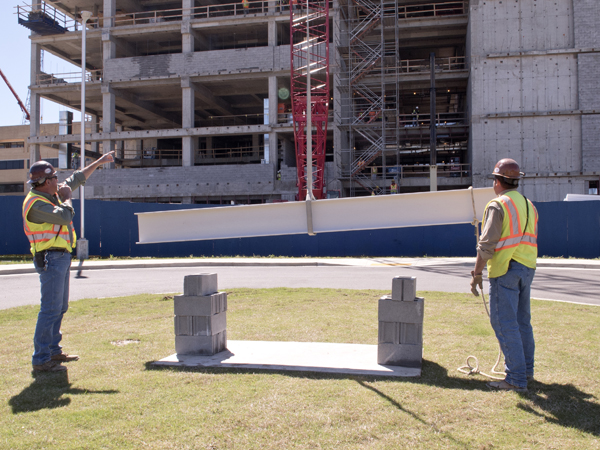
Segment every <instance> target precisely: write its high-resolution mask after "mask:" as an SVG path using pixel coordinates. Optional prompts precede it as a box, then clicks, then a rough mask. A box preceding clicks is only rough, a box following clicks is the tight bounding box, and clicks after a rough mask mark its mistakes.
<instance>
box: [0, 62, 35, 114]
mask: <svg viewBox="0 0 600 450" xmlns="http://www.w3.org/2000/svg"><path fill="white" fill-rule="evenodd" d="M0 76H1V77H2V78H3V79H4V82H5V83H6V85H7V86H8V88H9V89H10V92H12V93H13V95H14V96H15V98H16V99H17V103H18V104H19V107H20V108H21V111H23V114H25V118H26V119H27V120H29V121H31V118H30V117H29V111H27V108H25V105H24V104H23V102H22V101H21V99H20V98H19V96H18V94H17V93H16V92H15V90H14V89H13V87H12V86H11V85H10V83H9V82H8V79H7V78H6V76H5V75H4V73H2V69H0Z"/></svg>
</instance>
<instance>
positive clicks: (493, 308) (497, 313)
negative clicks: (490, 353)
mask: <svg viewBox="0 0 600 450" xmlns="http://www.w3.org/2000/svg"><path fill="white" fill-rule="evenodd" d="M534 275H535V269H530V268H529V267H527V266H524V265H523V264H520V263H518V262H516V261H511V262H510V264H509V266H508V272H506V274H504V275H502V276H501V277H498V278H490V322H491V323H492V328H493V329H494V332H495V333H496V337H497V338H498V342H500V348H501V349H502V353H504V365H505V369H506V382H507V383H509V384H512V385H513V386H517V387H519V388H525V387H527V377H528V376H530V377H533V359H534V353H535V341H534V339H533V328H532V327H531V304H530V298H529V293H530V291H531V283H532V281H533V276H534Z"/></svg>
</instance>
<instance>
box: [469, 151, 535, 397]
mask: <svg viewBox="0 0 600 450" xmlns="http://www.w3.org/2000/svg"><path fill="white" fill-rule="evenodd" d="M492 175H493V176H494V181H493V183H494V184H493V187H494V192H495V194H496V195H497V197H496V198H494V199H493V200H491V201H490V202H489V203H488V204H487V206H486V208H485V212H484V215H483V224H482V231H481V237H480V239H479V242H478V244H477V258H476V260H475V267H474V269H473V271H472V272H471V276H472V279H471V291H472V292H473V294H474V295H476V296H477V295H479V293H478V291H477V287H478V286H479V287H480V288H481V286H482V274H483V268H484V266H485V265H486V262H487V270H488V278H489V282H490V289H489V303H490V322H491V324H492V328H493V329H494V332H495V333H496V337H497V338H498V341H499V343H500V348H501V349H502V352H503V353H504V362H505V369H506V377H505V379H504V380H502V381H492V382H489V383H488V386H489V387H491V388H493V389H500V390H514V391H518V392H524V391H526V390H527V382H528V380H529V381H530V380H532V379H533V366H534V353H535V341H534V338H533V329H532V327H531V308H530V297H529V295H530V290H531V283H532V281H533V277H534V275H535V268H536V259H537V234H538V213H537V210H536V208H535V206H533V203H531V201H529V200H528V199H527V198H526V197H525V196H524V195H522V194H520V193H519V192H518V191H517V188H518V186H519V180H520V179H521V176H522V175H523V174H522V173H521V172H520V169H519V165H518V164H517V162H516V161H515V160H513V159H509V158H505V159H501V160H500V161H498V163H497V164H496V166H495V167H494V172H493V173H492Z"/></svg>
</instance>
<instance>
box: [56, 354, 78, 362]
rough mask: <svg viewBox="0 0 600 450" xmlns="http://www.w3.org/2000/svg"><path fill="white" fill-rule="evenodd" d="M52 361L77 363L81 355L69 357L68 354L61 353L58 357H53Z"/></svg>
mask: <svg viewBox="0 0 600 450" xmlns="http://www.w3.org/2000/svg"><path fill="white" fill-rule="evenodd" d="M50 359H51V360H52V361H60V362H70V361H77V360H78V359H79V355H67V354H66V353H59V354H58V355H52V356H51V357H50Z"/></svg>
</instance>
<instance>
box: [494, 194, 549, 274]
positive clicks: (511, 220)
mask: <svg viewBox="0 0 600 450" xmlns="http://www.w3.org/2000/svg"><path fill="white" fill-rule="evenodd" d="M492 202H498V203H499V204H500V205H501V206H502V209H503V211H504V220H503V221H502V235H501V237H500V240H499V241H498V244H496V249H495V253H494V256H493V257H492V259H490V260H488V262H487V269H488V278H498V277H501V276H502V275H504V274H505V273H506V272H507V271H508V265H509V263H510V261H511V260H513V259H514V260H515V261H517V262H518V263H521V264H523V265H524V266H526V267H529V268H531V269H535V267H536V259H537V235H538V214H537V210H536V209H535V206H533V203H531V202H530V201H529V200H526V199H525V197H523V196H522V195H521V194H519V193H518V192H517V191H509V192H507V193H506V194H504V195H502V196H500V197H498V198H495V199H493V200H491V201H490V202H489V203H488V204H487V206H486V208H485V211H486V214H487V211H488V207H489V205H490V204H491V203H492ZM528 213H529V220H527V214H528ZM484 222H485V217H484ZM526 223H527V229H525V226H526V225H525V224H526Z"/></svg>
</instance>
